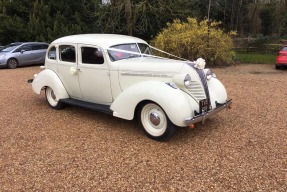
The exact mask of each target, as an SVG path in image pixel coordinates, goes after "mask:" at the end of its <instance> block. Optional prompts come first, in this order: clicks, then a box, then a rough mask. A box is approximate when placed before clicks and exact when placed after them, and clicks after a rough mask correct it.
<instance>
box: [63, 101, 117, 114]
mask: <svg viewBox="0 0 287 192" xmlns="http://www.w3.org/2000/svg"><path fill="white" fill-rule="evenodd" d="M59 101H60V102H61V103H65V104H68V105H74V106H78V107H83V108H86V109H91V110H94V111H99V112H103V113H106V114H109V115H113V111H112V110H111V109H110V105H101V104H96V103H90V102H86V101H80V100H77V99H71V98H68V99H60V100H59Z"/></svg>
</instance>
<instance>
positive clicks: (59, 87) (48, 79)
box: [32, 69, 69, 100]
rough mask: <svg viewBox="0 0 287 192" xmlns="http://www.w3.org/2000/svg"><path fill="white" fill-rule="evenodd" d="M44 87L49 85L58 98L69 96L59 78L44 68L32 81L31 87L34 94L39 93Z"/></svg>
mask: <svg viewBox="0 0 287 192" xmlns="http://www.w3.org/2000/svg"><path fill="white" fill-rule="evenodd" d="M44 87H51V88H52V89H53V91H54V92H55V95H56V97H57V98H56V99H58V100H59V99H65V98H69V95H68V93H67V91H66V89H65V87H64V85H63V83H62V81H61V79H60V78H59V77H58V75H57V74H56V73H55V72H54V71H52V70H50V69H45V70H43V71H41V72H40V73H38V74H37V75H36V77H35V78H34V80H33V82H32V89H33V91H34V92H35V93H36V94H40V92H41V90H42V89H43V88H44Z"/></svg>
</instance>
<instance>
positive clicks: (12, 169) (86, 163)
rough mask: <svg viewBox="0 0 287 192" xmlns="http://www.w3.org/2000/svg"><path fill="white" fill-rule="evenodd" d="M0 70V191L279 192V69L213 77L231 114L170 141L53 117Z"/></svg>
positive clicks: (282, 135)
mask: <svg viewBox="0 0 287 192" xmlns="http://www.w3.org/2000/svg"><path fill="white" fill-rule="evenodd" d="M40 70H41V69H40V68H39V67H38V66H36V67H22V68H17V69H15V70H8V69H1V70H0V79H1V84H0V101H1V103H0V191H1V192H2V191H282V192H283V191H284V192H285V191H287V186H286V183H287V145H286V144H287V142H286V141H287V102H286V98H287V89H286V88H287V70H279V71H277V70H275V69H274V66H273V65H238V66H232V67H227V68H217V69H214V71H215V73H216V74H217V76H218V78H219V79H220V80H221V81H222V82H223V84H224V85H225V86H226V89H227V91H228V93H229V96H230V98H232V99H233V101H234V104H233V110H231V111H223V112H221V113H220V114H217V115H216V116H214V117H212V118H211V119H209V120H207V121H206V123H205V124H204V125H201V124H198V125H197V126H196V128H195V129H188V128H180V129H179V130H178V131H177V134H176V135H175V136H174V137H173V138H172V139H171V140H169V141H168V142H163V143H161V142H156V141H153V140H151V139H149V138H147V137H146V136H145V135H144V134H143V132H142V131H141V130H140V128H139V126H138V124H137V122H136V121H126V120H122V119H118V118H115V117H112V116H108V115H105V114H102V113H99V112H95V111H91V110H87V109H82V108H78V107H72V106H68V107H66V108H65V109H63V110H59V111H57V110H53V109H51V108H50V107H49V106H48V104H47V102H46V100H45V97H44V94H43V93H42V94H41V95H40V96H39V95H36V94H34V93H33V91H32V89H31V85H29V84H28V83H26V81H27V79H29V78H31V77H33V75H34V74H35V73H37V72H39V71H40Z"/></svg>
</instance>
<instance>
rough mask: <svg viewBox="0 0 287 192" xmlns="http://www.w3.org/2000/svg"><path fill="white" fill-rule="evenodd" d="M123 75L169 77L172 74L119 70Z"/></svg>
mask: <svg viewBox="0 0 287 192" xmlns="http://www.w3.org/2000/svg"><path fill="white" fill-rule="evenodd" d="M120 74H121V75H123V76H143V77H165V78H171V77H173V76H174V75H172V74H160V73H158V74H155V73H143V72H140V73H138V72H121V73H120Z"/></svg>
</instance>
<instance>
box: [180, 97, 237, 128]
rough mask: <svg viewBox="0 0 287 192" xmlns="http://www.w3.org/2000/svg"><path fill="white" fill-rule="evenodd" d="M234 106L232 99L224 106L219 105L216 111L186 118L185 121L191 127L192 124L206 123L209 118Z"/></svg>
mask: <svg viewBox="0 0 287 192" xmlns="http://www.w3.org/2000/svg"><path fill="white" fill-rule="evenodd" d="M231 104H232V99H230V100H228V101H226V103H223V104H217V107H216V108H215V109H212V110H209V111H207V112H202V113H201V114H199V115H196V116H194V117H189V118H186V119H185V123H186V124H187V125H191V124H194V123H197V122H200V121H201V122H202V123H204V122H205V120H206V119H207V118H209V117H210V116H212V115H214V114H216V113H218V112H219V111H221V110H223V109H228V107H229V106H230V105H231Z"/></svg>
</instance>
